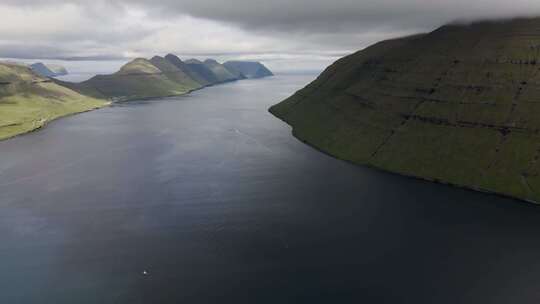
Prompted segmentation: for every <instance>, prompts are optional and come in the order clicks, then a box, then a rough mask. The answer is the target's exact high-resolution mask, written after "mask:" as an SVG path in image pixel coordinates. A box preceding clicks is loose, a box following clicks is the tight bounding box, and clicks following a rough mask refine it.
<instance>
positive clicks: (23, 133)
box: [0, 79, 240, 142]
mask: <svg viewBox="0 0 540 304" xmlns="http://www.w3.org/2000/svg"><path fill="white" fill-rule="evenodd" d="M239 80H240V79H237V80H232V81H225V82H220V83H215V84H210V85H206V86H203V87H200V88H197V89H192V90H189V91H186V92H184V93H181V94H172V95H164V96H153V97H141V98H128V99H125V100H119V101H111V100H104V101H105V102H106V104H104V105H103V106H100V107H95V108H91V109H88V110H84V111H80V112H73V113H68V114H66V115H61V116H58V117H55V118H53V119H50V120H45V121H44V122H42V123H41V124H38V125H37V126H36V127H35V128H32V129H29V130H26V131H23V132H20V133H16V134H13V135H10V136H7V137H4V138H0V142H2V141H5V140H10V139H13V138H16V137H19V136H23V135H26V134H30V133H33V132H38V131H40V130H42V129H44V128H46V127H47V125H48V124H49V123H51V122H53V121H57V120H60V119H62V118H67V117H70V116H75V115H78V114H83V113H87V112H91V111H95V110H99V109H103V108H106V107H111V106H114V105H115V104H122V103H129V102H134V101H138V100H140V101H145V100H146V101H148V100H157V99H163V98H171V97H180V96H185V95H188V94H190V93H193V92H196V91H200V90H203V89H206V88H209V87H214V86H219V85H224V84H229V83H233V82H237V81H239ZM0 128H1V127H0Z"/></svg>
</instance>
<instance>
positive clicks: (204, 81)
mask: <svg viewBox="0 0 540 304" xmlns="http://www.w3.org/2000/svg"><path fill="white" fill-rule="evenodd" d="M165 59H166V60H167V61H169V62H170V63H172V64H173V65H174V66H176V67H177V68H178V69H180V70H181V71H183V72H184V73H186V75H188V76H189V77H190V78H191V79H193V80H195V81H196V82H197V83H198V84H200V85H201V86H203V87H205V86H208V85H211V84H212V83H210V81H208V80H207V79H206V78H205V77H203V76H202V75H200V74H199V73H197V71H194V70H193V69H191V68H190V67H189V65H188V64H186V63H185V62H183V61H182V60H180V58H178V56H176V55H173V54H168V55H167V56H165Z"/></svg>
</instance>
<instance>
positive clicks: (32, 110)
mask: <svg viewBox="0 0 540 304" xmlns="http://www.w3.org/2000/svg"><path fill="white" fill-rule="evenodd" d="M106 104H107V103H106V102H105V101H104V100H98V99H95V98H91V97H87V96H83V95H81V94H79V93H77V92H75V91H73V90H70V89H68V88H65V87H62V86H60V85H58V84H56V83H53V82H52V81H51V80H50V79H48V78H44V77H41V76H38V75H37V74H35V73H34V72H32V71H31V70H30V68H28V67H26V66H22V65H16V64H6V63H0V140H2V139H6V138H9V137H12V136H15V135H18V134H21V133H25V132H29V131H32V130H35V129H38V128H40V127H42V126H44V125H45V124H46V123H47V122H49V121H51V120H54V119H56V118H59V117H62V116H66V115H69V114H73V113H78V112H84V111H88V110H91V109H95V108H98V107H102V106H104V105H106Z"/></svg>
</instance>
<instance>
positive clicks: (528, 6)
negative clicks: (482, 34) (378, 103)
mask: <svg viewBox="0 0 540 304" xmlns="http://www.w3.org/2000/svg"><path fill="white" fill-rule="evenodd" d="M130 3H138V4H139V5H144V6H146V7H147V8H149V9H153V10H159V11H161V12H162V13H164V14H169V15H170V14H172V13H182V14H190V15H192V16H196V17H201V18H207V19H212V20H219V21H224V22H230V23H235V24H238V25H241V26H243V27H244V28H246V29H267V30H276V31H288V30H293V31H294V30H300V31H305V32H320V31H323V32H331V31H336V30H345V31H363V30H370V29H374V28H390V29H401V30H404V29H426V30H428V29H431V28H432V27H434V26H437V25H440V24H442V23H446V22H449V21H453V20H456V19H474V18H500V17H512V16H518V15H531V14H539V13H540V1H537V0H513V1H508V0H333V1H332V0H228V1H215V0H214V1H213V0H198V1H191V0H162V1H159V3H158V2H156V1H149V0H134V1H130ZM353 25H355V26H356V27H351V26H353Z"/></svg>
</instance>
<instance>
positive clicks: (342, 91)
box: [270, 18, 540, 202]
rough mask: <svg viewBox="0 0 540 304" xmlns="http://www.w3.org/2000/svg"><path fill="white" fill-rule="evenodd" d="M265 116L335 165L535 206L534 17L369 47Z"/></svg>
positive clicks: (539, 22)
mask: <svg viewBox="0 0 540 304" xmlns="http://www.w3.org/2000/svg"><path fill="white" fill-rule="evenodd" d="M270 111H271V112H272V113H273V114H274V115H276V116H277V117H280V118H281V119H283V120H284V121H286V122H288V123H289V124H290V125H291V126H292V127H293V129H294V134H295V135H296V136H297V137H298V138H300V139H302V140H304V141H306V142H308V143H310V144H311V145H313V146H315V147H317V148H319V149H321V150H323V151H326V152H328V153H330V154H332V155H334V156H336V157H339V158H342V159H346V160H349V161H352V162H355V163H358V164H365V165H371V166H375V167H378V168H382V169H385V170H388V171H392V172H397V173H401V174H406V175H412V176H416V177H421V178H425V179H429V180H436V181H441V182H445V183H451V184H456V185H460V186H466V187H471V188H476V189H482V190H488V191H493V192H498V193H501V194H506V195H511V196H514V197H518V198H522V199H527V200H533V201H537V202H539V201H540V161H539V160H540V19H539V18H533V19H516V20H509V21H504V22H503V21H500V22H479V23H474V24H470V25H447V26H443V27H441V28H439V29H438V30H436V31H434V32H432V33H429V34H425V35H417V36H412V37H406V38H402V39H396V40H390V41H384V42H381V43H378V44H375V45H373V46H371V47H369V48H367V49H365V50H363V51H360V52H358V53H356V54H353V55H350V56H348V57H345V58H343V59H340V60H339V61H337V62H336V63H334V64H333V65H332V66H330V67H329V68H328V69H327V70H326V71H325V72H324V73H323V74H321V75H320V76H319V77H318V78H317V80H315V81H314V82H313V83H311V84H309V85H308V86H307V87H306V88H304V89H302V90H300V91H299V92H297V93H296V94H295V95H294V96H292V97H290V98H289V99H287V100H285V101H283V102H282V103H280V104H278V105H275V106H274V107H272V108H271V109H270Z"/></svg>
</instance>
